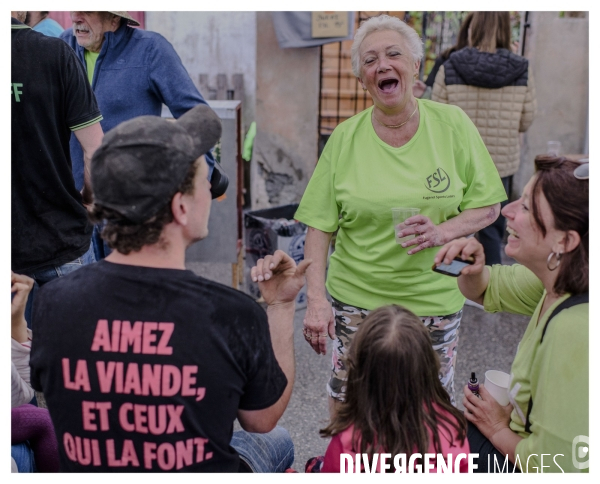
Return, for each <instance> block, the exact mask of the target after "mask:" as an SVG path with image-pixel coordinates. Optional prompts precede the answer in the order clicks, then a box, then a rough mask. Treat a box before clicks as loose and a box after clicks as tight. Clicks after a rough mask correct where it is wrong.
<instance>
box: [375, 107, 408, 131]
mask: <svg viewBox="0 0 600 484" xmlns="http://www.w3.org/2000/svg"><path fill="white" fill-rule="evenodd" d="M418 107H419V103H417V105H416V106H415V110H414V111H413V112H412V114H411V115H410V116H409V117H408V119H407V120H406V121H404V122H403V123H401V124H385V123H382V122H381V121H379V120H378V119H377V116H375V111H372V112H373V118H375V121H377V122H378V123H379V124H381V126H384V127H386V128H391V129H398V128H401V127H402V126H404V125H405V124H406V123H408V122H409V121H410V118H412V117H413V115H414V114H415V113H416V112H417V108H418Z"/></svg>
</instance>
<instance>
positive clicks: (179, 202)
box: [171, 192, 188, 226]
mask: <svg viewBox="0 0 600 484" xmlns="http://www.w3.org/2000/svg"><path fill="white" fill-rule="evenodd" d="M171 212H172V213H173V220H174V221H175V222H177V223H178V224H179V225H184V226H185V225H187V223H188V206H187V204H186V200H185V198H184V197H183V193H181V192H177V193H176V194H175V195H174V196H173V198H172V199H171Z"/></svg>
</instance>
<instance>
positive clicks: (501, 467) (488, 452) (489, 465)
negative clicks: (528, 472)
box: [467, 422, 521, 473]
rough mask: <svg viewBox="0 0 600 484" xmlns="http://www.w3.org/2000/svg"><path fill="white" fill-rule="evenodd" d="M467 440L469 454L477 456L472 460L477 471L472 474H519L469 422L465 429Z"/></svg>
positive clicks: (517, 469) (516, 468)
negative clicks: (477, 455)
mask: <svg viewBox="0 0 600 484" xmlns="http://www.w3.org/2000/svg"><path fill="white" fill-rule="evenodd" d="M467 440H468V441H469V447H470V448H471V453H472V454H479V458H477V459H475V460H474V463H475V464H477V469H475V470H474V472H479V473H496V472H514V473H517V472H518V473H520V472H521V471H520V470H519V468H518V467H515V465H514V464H513V463H512V462H511V461H510V460H508V458H507V457H506V456H505V455H502V454H501V453H500V452H499V451H498V450H497V449H496V448H495V447H494V446H493V445H492V443H491V442H490V441H489V440H488V439H487V438H486V437H485V436H484V435H483V434H482V433H481V432H480V431H479V429H478V428H477V427H475V425H473V424H472V423H471V422H469V426H468V428H467Z"/></svg>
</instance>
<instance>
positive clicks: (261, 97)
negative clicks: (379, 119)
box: [251, 12, 320, 209]
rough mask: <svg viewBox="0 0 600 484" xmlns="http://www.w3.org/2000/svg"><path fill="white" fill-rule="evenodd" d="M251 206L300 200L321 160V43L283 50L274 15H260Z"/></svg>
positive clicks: (274, 204) (257, 44) (258, 21)
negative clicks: (318, 158)
mask: <svg viewBox="0 0 600 484" xmlns="http://www.w3.org/2000/svg"><path fill="white" fill-rule="evenodd" d="M256 21H257V22H256V24H257V32H258V34H257V42H256V125H257V134H256V139H255V142H254V153H253V159H252V171H251V180H252V208H253V209H259V208H267V207H271V206H277V205H285V204H288V203H295V202H299V201H300V199H301V197H302V194H303V193H304V189H305V188H306V184H307V183H308V180H309V179H310V176H311V175H312V172H313V170H314V167H315V165H316V162H317V143H318V133H317V130H318V112H319V62H320V58H319V48H318V47H311V48H301V49H282V48H280V47H279V44H278V43H277V38H276V36H275V29H274V27H273V21H272V19H271V15H270V13H268V12H258V13H257V17H256Z"/></svg>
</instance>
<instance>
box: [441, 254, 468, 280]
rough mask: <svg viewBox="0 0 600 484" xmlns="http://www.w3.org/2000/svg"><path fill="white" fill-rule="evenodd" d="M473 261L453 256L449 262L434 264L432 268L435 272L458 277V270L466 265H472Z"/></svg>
mask: <svg viewBox="0 0 600 484" xmlns="http://www.w3.org/2000/svg"><path fill="white" fill-rule="evenodd" d="M474 262H475V261H474V260H472V259H467V260H462V259H461V258H460V257H455V258H454V260H453V261H452V262H451V263H450V264H444V263H442V264H440V265H439V266H436V265H435V264H434V265H433V267H432V269H433V270H434V271H435V272H439V273H440V274H445V275H446V276H452V277H458V276H460V271H462V270H463V269H464V268H465V267H466V266H470V265H472V264H473V263H474Z"/></svg>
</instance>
